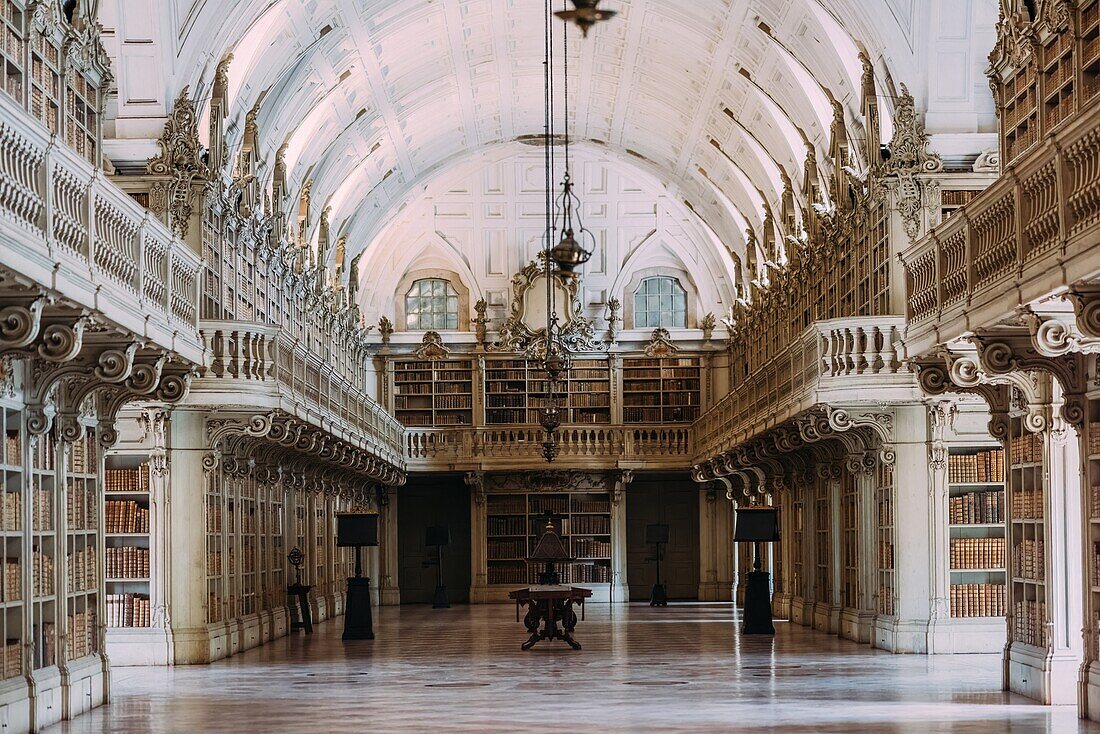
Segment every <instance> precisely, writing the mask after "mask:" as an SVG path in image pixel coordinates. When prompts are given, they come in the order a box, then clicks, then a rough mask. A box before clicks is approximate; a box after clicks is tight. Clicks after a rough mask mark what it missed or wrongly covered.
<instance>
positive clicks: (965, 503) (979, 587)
mask: <svg viewBox="0 0 1100 734" xmlns="http://www.w3.org/2000/svg"><path fill="white" fill-rule="evenodd" d="M1004 472H1005V457H1004V450H1003V449H1001V448H997V447H983V446H952V447H951V448H950V449H949V454H948V469H947V482H948V484H947V490H948V491H947V494H948V523H949V525H948V543H949V566H948V569H949V583H950V589H949V600H950V604H951V616H952V617H956V618H963V617H1003V616H1005V612H1006V607H1005V605H1006V602H1007V598H1006V587H1005V575H1006V548H1005V511H1006V507H1005V484H1004V476H1005V474H1004Z"/></svg>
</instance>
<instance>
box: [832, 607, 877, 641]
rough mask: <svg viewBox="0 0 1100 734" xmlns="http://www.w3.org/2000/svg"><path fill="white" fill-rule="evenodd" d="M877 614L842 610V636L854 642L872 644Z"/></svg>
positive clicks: (857, 610)
mask: <svg viewBox="0 0 1100 734" xmlns="http://www.w3.org/2000/svg"><path fill="white" fill-rule="evenodd" d="M874 627H875V613H874V612H871V611H868V610H866V609H841V610H840V636H841V637H843V638H844V639H846V640H852V641H853V642H870V641H871V632H872V630H873V629H874Z"/></svg>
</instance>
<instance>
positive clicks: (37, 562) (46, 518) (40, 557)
mask: <svg viewBox="0 0 1100 734" xmlns="http://www.w3.org/2000/svg"><path fill="white" fill-rule="evenodd" d="M59 444H60V442H59V441H58V439H57V436H56V432H55V430H51V431H50V432H49V433H47V434H46V435H45V436H43V437H40V438H39V439H38V440H37V441H35V442H34V444H33V451H32V464H31V558H30V563H31V604H30V614H31V640H32V644H33V651H32V656H31V657H32V660H31V665H32V666H33V667H34V669H35V670H39V669H42V668H48V667H51V666H53V665H57V663H58V657H57V642H58V634H57V632H58V631H57V623H58V621H59V620H58V617H59V615H58V603H57V586H56V575H57V574H56V570H55V569H56V565H57V549H58V547H59V545H60V541H59V540H58V537H57V526H58V521H57V498H58V494H59V493H58V491H57V489H58V486H57V480H58V473H59V468H58V466H57V453H56V451H55V447H56V446H58V445H59Z"/></svg>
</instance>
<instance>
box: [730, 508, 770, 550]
mask: <svg viewBox="0 0 1100 734" xmlns="http://www.w3.org/2000/svg"><path fill="white" fill-rule="evenodd" d="M733 539H734V540H735V541H737V542H756V541H759V542H763V543H769V542H771V541H775V540H779V510H778V509H777V508H775V507H738V508H737V517H736V519H735V524H734V530H733Z"/></svg>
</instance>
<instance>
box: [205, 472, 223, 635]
mask: <svg viewBox="0 0 1100 734" xmlns="http://www.w3.org/2000/svg"><path fill="white" fill-rule="evenodd" d="M224 519H225V508H224V496H223V494H222V481H221V477H220V476H219V473H218V472H210V474H209V479H208V481H207V488H206V621H207V623H210V624H213V623H216V622H221V621H222V620H223V619H224V617H225V609H224V601H223V597H224V593H225V592H224V589H223V573H224V571H225V563H224V557H225V556H224V554H223V552H222V540H223V532H224V528H225V522H224Z"/></svg>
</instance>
